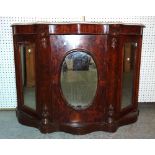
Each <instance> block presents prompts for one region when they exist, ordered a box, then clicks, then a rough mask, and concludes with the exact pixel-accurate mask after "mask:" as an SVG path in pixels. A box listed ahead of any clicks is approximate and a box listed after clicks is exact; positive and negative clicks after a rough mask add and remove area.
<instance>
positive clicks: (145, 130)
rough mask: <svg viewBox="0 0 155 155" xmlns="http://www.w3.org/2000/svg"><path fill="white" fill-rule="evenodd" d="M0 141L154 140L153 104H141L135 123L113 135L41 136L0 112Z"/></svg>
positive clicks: (154, 119)
mask: <svg viewBox="0 0 155 155" xmlns="http://www.w3.org/2000/svg"><path fill="white" fill-rule="evenodd" d="M0 138H1V139H48V138H49V139H60V138H61V139H75V138H76V139H88V138H93V139H112V138H113V139H155V104H141V105H140V115H139V119H138V121H137V122H136V123H134V124H130V125H126V126H122V127H120V128H119V129H118V130H117V131H116V132H115V133H108V132H103V131H97V132H92V133H90V134H86V135H72V134H68V133H64V132H55V133H50V134H42V133H40V132H39V130H38V129H36V128H32V127H27V126H24V125H21V124H19V123H18V121H17V119H16V115H15V111H0Z"/></svg>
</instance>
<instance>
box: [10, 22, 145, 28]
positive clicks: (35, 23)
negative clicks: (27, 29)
mask: <svg viewBox="0 0 155 155" xmlns="http://www.w3.org/2000/svg"><path fill="white" fill-rule="evenodd" d="M37 24H47V25H66V24H67V25H68V24H92V25H93V24H99V25H100V24H101V25H117V24H118V25H131V26H132V25H133V26H143V27H145V25H144V24H140V23H123V22H81V21H79V22H43V21H41V22H40V21H38V22H34V23H13V24H12V25H11V26H16V25H37Z"/></svg>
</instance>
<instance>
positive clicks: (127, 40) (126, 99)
mask: <svg viewBox="0 0 155 155" xmlns="http://www.w3.org/2000/svg"><path fill="white" fill-rule="evenodd" d="M140 39H141V37H138V36H126V37H124V38H123V48H122V52H121V80H120V81H121V84H120V86H121V89H120V90H121V91H120V103H121V104H120V109H121V111H122V112H127V111H130V110H131V109H136V108H137V105H138V88H139V70H140V69H139V68H140V55H141V43H140V42H141V41H140Z"/></svg>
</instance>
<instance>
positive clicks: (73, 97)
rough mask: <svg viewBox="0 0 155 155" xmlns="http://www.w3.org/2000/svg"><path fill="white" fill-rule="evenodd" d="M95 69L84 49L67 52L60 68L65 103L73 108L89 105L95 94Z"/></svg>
mask: <svg viewBox="0 0 155 155" xmlns="http://www.w3.org/2000/svg"><path fill="white" fill-rule="evenodd" d="M97 79H98V78H97V69H96V64H95V62H94V60H93V58H92V57H91V56H90V55H89V54H87V53H85V52H84V51H73V52H72V53H70V54H68V55H67V56H66V57H65V59H64V61H63V64H62V68H61V88H62V92H63V95H64V97H65V99H66V101H67V103H68V104H69V105H70V106H72V107H73V108H75V109H85V108H87V107H89V106H90V105H91V104H92V102H93V98H94V96H95V94H96V89H97Z"/></svg>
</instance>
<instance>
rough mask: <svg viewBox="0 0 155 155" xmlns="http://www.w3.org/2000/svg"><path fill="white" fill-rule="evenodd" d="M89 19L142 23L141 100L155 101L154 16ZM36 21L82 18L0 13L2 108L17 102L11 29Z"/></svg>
mask: <svg viewBox="0 0 155 155" xmlns="http://www.w3.org/2000/svg"><path fill="white" fill-rule="evenodd" d="M85 19H86V21H92V22H95V21H102V22H116V21H120V22H126V23H142V24H144V25H145V26H146V28H145V29H144V36H143V48H142V60H141V74H140V88H139V102H155V16H130V17H129V16H128V17H118V18H117V17H106V18H105V17H100V18H96V17H95V18H93V17H91V18H90V17H86V18H85ZM36 21H48V22H52V21H62V22H63V21H82V18H81V17H75V18H51V17H47V18H45V17H0V109H3V108H15V107H16V104H17V96H16V84H15V68H14V54H13V41H12V29H11V27H10V26H11V24H13V23H21V22H22V23H26V22H36Z"/></svg>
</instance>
